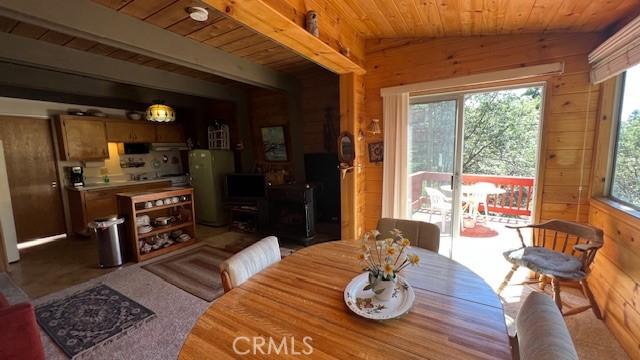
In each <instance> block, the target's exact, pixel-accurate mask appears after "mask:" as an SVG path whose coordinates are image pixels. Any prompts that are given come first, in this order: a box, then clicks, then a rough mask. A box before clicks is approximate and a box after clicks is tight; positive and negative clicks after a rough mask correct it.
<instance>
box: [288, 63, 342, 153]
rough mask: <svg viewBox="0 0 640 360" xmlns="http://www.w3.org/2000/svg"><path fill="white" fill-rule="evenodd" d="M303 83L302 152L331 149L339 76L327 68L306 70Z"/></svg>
mask: <svg viewBox="0 0 640 360" xmlns="http://www.w3.org/2000/svg"><path fill="white" fill-rule="evenodd" d="M298 78H299V79H300V83H301V85H302V91H301V92H300V109H301V116H302V121H303V123H304V126H303V137H304V145H303V147H304V152H305V153H334V154H336V153H337V152H338V151H337V141H336V140H337V138H338V133H339V130H340V94H339V78H338V76H336V75H335V74H332V73H330V72H328V71H323V70H319V71H308V72H306V73H304V74H300V76H299V77H298Z"/></svg>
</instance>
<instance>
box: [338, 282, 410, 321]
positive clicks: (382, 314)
mask: <svg viewBox="0 0 640 360" xmlns="http://www.w3.org/2000/svg"><path fill="white" fill-rule="evenodd" d="M368 284H369V273H362V274H360V275H358V276H356V277H355V278H353V280H351V282H350V283H349V285H347V287H346V288H345V289H344V302H345V303H346V304H347V306H348V307H349V309H351V311H353V312H354V313H356V314H357V315H360V316H362V317H364V318H367V319H374V320H388V319H393V318H397V317H399V316H402V315H404V314H406V313H407V312H409V310H410V309H411V307H412V306H413V302H414V301H415V300H416V294H415V292H414V291H413V288H412V287H411V286H410V285H409V283H408V282H407V281H406V280H405V279H404V278H403V277H402V276H400V275H398V281H397V282H396V287H395V289H394V293H393V295H392V297H391V300H389V301H381V300H378V299H377V298H376V297H375V294H374V293H373V291H371V290H364V287H365V286H367V285H368Z"/></svg>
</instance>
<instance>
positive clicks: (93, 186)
mask: <svg viewBox="0 0 640 360" xmlns="http://www.w3.org/2000/svg"><path fill="white" fill-rule="evenodd" d="M158 182H171V180H170V179H162V178H159V179H151V180H129V181H112V182H109V183H98V184H87V185H85V186H83V187H73V186H67V189H68V190H71V191H91V190H100V189H110V188H117V187H124V186H132V185H141V184H151V183H158Z"/></svg>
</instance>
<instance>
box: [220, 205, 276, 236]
mask: <svg viewBox="0 0 640 360" xmlns="http://www.w3.org/2000/svg"><path fill="white" fill-rule="evenodd" d="M226 205H227V206H228V207H229V213H230V217H231V224H230V225H229V230H231V231H237V232H246V233H257V232H260V231H261V229H262V228H264V225H265V223H266V221H267V220H266V211H265V210H266V206H265V199H264V198H261V199H256V200H253V201H242V202H228V203H227V204H226Z"/></svg>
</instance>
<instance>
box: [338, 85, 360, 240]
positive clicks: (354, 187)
mask: <svg viewBox="0 0 640 360" xmlns="http://www.w3.org/2000/svg"><path fill="white" fill-rule="evenodd" d="M363 110H364V81H363V78H362V76H361V75H356V74H347V75H341V76H340V132H341V133H342V132H348V133H351V134H352V135H353V138H354V141H355V153H356V157H355V159H356V160H355V161H354V168H353V169H351V170H349V172H348V173H346V174H345V175H344V176H342V177H341V183H340V203H341V210H340V218H341V223H342V232H341V233H342V238H343V239H345V240H357V239H359V238H360V236H361V235H362V234H363V233H364V231H366V230H365V229H364V228H363V225H364V222H363V219H364V208H365V197H364V184H365V183H364V181H365V173H364V172H363V169H362V164H363V162H364V141H362V140H361V139H359V136H358V133H359V131H360V129H362V128H363V126H362V121H363Z"/></svg>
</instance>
